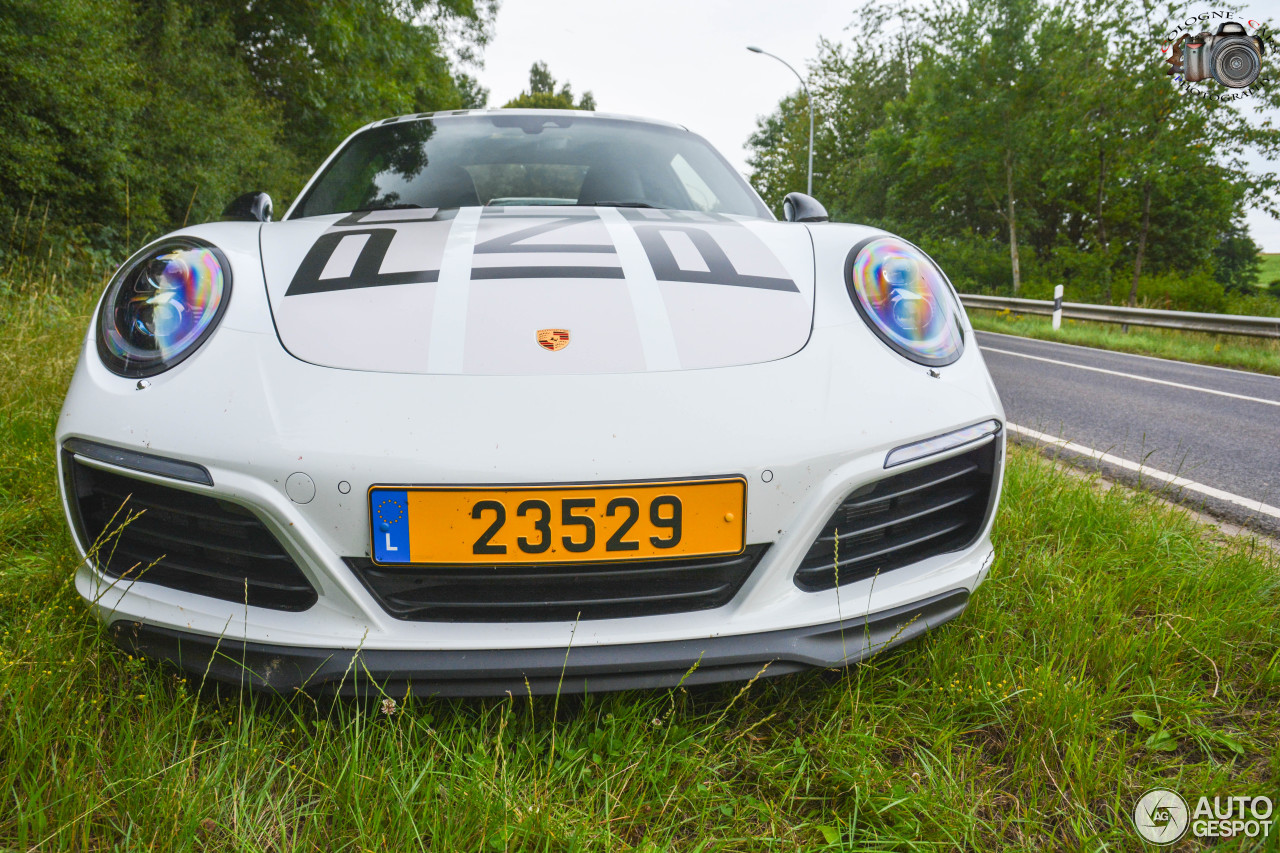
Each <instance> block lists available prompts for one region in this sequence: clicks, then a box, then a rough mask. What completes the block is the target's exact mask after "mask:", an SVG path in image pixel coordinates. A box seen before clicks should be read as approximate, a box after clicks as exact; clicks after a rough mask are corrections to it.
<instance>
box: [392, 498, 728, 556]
mask: <svg viewBox="0 0 1280 853" xmlns="http://www.w3.org/2000/svg"><path fill="white" fill-rule="evenodd" d="M746 508H747V482H746V480H744V479H743V478H741V477H733V478H723V479H715V480H676V481H672V482H661V483H619V484H610V485H582V486H524V487H519V488H512V487H508V486H496V487H443V486H374V487H372V488H371V489H369V518H370V528H371V534H372V549H371V551H370V553H371V554H372V555H373V561H374V562H375V563H378V564H380V565H397V564H399V565H403V564H408V563H488V564H498V563H508V564H509V563H576V562H589V561H592V562H594V561H601V560H653V559H661V558H669V557H694V556H709V555H719V554H738V553H741V552H742V550H743V548H744V547H745V546H746V541H745V536H746V525H745V522H744V517H745V516H746Z"/></svg>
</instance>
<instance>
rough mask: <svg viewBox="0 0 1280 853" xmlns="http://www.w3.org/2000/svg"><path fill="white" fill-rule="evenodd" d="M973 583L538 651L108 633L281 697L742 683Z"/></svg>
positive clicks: (899, 625)
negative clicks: (917, 595)
mask: <svg viewBox="0 0 1280 853" xmlns="http://www.w3.org/2000/svg"><path fill="white" fill-rule="evenodd" d="M968 600H969V591H968V590H966V589H955V590H951V591H949V592H944V593H941V594H939V595H935V596H931V597H929V598H925V599H921V600H920V601H917V602H913V603H911V604H907V605H903V606H901V607H895V608H892V609H890V610H884V611H881V612H879V613H872V614H869V615H866V616H859V617H857V618H853V619H846V620H843V621H840V622H830V623H826V624H822V625H812V626H809V627H805V628H792V629H787V630H782V631H768V632H764V633H760V634H741V635H734V636H719V637H708V638H706V639H696V640H676V641H665V642H654V643H632V644H627V645H593V646H579V647H573V646H571V647H568V648H566V647H563V646H561V647H559V648H556V647H550V648H537V649H481V650H474V651H472V650H443V651H422V650H400V649H325V648H308V647H300V646H276V645H267V644H262V643H246V642H243V641H239V640H235V639H233V638H230V637H221V638H219V637H210V636H205V635H201V634H191V633H186V632H182V631H174V630H171V629H167V628H157V627H153V626H150V625H146V624H144V623H141V622H132V621H124V620H121V621H116V622H113V623H112V624H111V626H110V631H111V634H112V638H113V639H114V640H115V642H116V643H117V644H118V645H120V646H121V647H122V648H124V649H126V650H128V651H129V652H130V653H132V654H135V655H141V656H144V657H147V658H151V659H153V660H162V661H166V662H169V663H172V664H174V665H176V666H177V667H179V668H180V669H182V670H184V671H186V672H187V673H189V674H190V675H191V676H193V677H194V678H196V679H201V680H203V679H204V678H206V677H207V678H209V679H212V680H215V681H220V682H225V683H230V684H236V685H240V686H243V687H249V688H253V689H258V690H266V691H270V692H275V693H281V694H287V693H292V692H294V691H295V690H303V691H306V692H307V693H312V694H319V695H344V696H347V695H370V694H373V695H376V694H379V693H386V694H387V695H390V696H403V695H404V694H405V693H406V692H411V693H413V694H415V695H418V696H503V695H506V694H508V693H510V694H512V695H517V696H519V695H529V694H532V695H548V694H555V693H566V694H567V693H605V692H609V691H614V690H627V689H648V688H662V687H675V686H677V685H694V684H713V683H716V682H722V681H746V680H748V679H751V678H755V677H756V676H773V675H783V674H786V673H791V672H796V671H799V670H802V669H806V668H810V667H838V666H848V665H850V664H854V663H857V662H859V661H862V660H865V659H866V658H868V657H870V656H872V655H874V654H878V653H880V652H882V651H885V650H887V649H890V648H893V647H894V646H898V645H901V644H903V643H906V642H908V641H909V640H912V639H915V638H916V637H919V636H920V635H921V634H924V633H925V632H926V631H928V630H930V629H931V628H935V627H937V626H939V625H941V624H943V623H945V622H948V621H950V620H951V619H954V618H956V617H957V616H959V615H960V614H961V613H962V612H964V608H965V606H966V605H967V604H968Z"/></svg>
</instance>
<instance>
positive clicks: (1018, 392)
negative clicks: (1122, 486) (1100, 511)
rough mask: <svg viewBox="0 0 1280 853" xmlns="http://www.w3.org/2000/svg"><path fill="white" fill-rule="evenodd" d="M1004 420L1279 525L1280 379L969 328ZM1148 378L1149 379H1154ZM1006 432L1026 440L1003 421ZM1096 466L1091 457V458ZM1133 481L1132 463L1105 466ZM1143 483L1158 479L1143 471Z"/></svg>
mask: <svg viewBox="0 0 1280 853" xmlns="http://www.w3.org/2000/svg"><path fill="white" fill-rule="evenodd" d="M977 337H978V345H979V347H981V349H982V352H983V357H984V358H985V359H986V362H987V366H988V367H989V368H990V370H991V375H992V377H993V378H994V380H995V383H996V388H997V389H998V390H999V392H1000V398H1001V400H1003V401H1004V407H1005V413H1006V415H1007V417H1008V421H1009V423H1010V424H1011V425H1016V426H1018V427H1023V428H1025V429H1030V430H1035V431H1036V432H1040V433H1045V434H1047V435H1049V436H1053V437H1055V438H1059V439H1066V440H1068V441H1071V442H1073V443H1075V444H1077V445H1083V446H1084V447H1087V448H1090V449H1092V450H1095V451H1101V452H1105V453H1107V454H1110V455H1112V456H1114V457H1118V458H1119V459H1121V460H1126V461H1129V462H1133V463H1138V464H1141V465H1144V466H1148V467H1150V468H1153V469H1157V470H1158V471H1160V472H1165V473H1168V474H1173V475H1176V476H1178V477H1183V478H1186V479H1188V480H1191V481H1194V482H1195V483H1198V484H1203V485H1204V486H1207V487H1209V489H1210V490H1214V489H1216V490H1221V491H1223V492H1227V493H1230V494H1232V495H1235V496H1239V497H1241V498H1244V499H1246V500H1247V501H1250V502H1254V503H1253V506H1254V509H1252V510H1251V509H1250V508H1248V507H1245V506H1241V505H1239V503H1237V502H1233V501H1231V500H1223V499H1221V498H1220V497H1214V496H1211V495H1210V496H1206V495H1205V494H1203V492H1201V491H1198V490H1195V489H1188V488H1185V487H1184V488H1177V487H1172V486H1168V485H1165V486H1164V488H1163V491H1165V492H1166V493H1167V496H1169V497H1172V498H1174V499H1176V500H1180V501H1181V502H1184V503H1189V504H1192V505H1199V506H1201V507H1203V508H1205V509H1208V510H1209V511H1210V512H1212V513H1214V514H1215V515H1219V516H1222V517H1224V518H1226V519H1228V520H1230V521H1233V522H1236V523H1239V524H1246V525H1248V526H1250V527H1252V528H1255V529H1257V530H1260V531H1262V532H1264V533H1268V534H1270V535H1272V536H1276V535H1280V518H1277V517H1274V515H1272V514H1270V513H1268V512H1266V511H1258V510H1257V509H1256V506H1257V503H1258V502H1261V503H1263V504H1267V505H1270V507H1271V508H1272V509H1273V510H1274V508H1275V507H1280V377H1274V376H1264V375H1261V374H1255V373H1245V372H1242V371H1237V370H1225V369H1222V368H1216V367H1205V366H1203V365H1197V364H1187V363H1184V362H1178V361H1168V360H1165V359H1159V358H1148V357H1145V356H1136V355H1129V354H1127V353H1117V352H1108V351H1106V350H1098V349H1090V348H1087V347H1077V346H1070V345H1067V344H1058V343H1052V342H1049V341H1038V340H1033V339H1030V338H1020V337H1014V336H1010V335H999V334H994V333H991V332H978V333H977ZM1152 380H1156V381H1152ZM1010 437H1011V438H1013V439H1019V440H1023V441H1025V440H1027V436H1026V435H1025V434H1023V435H1018V434H1017V431H1016V430H1013V429H1011V435H1010ZM1095 464H1096V463H1095ZM1100 467H1102V468H1104V469H1105V470H1106V473H1108V474H1110V475H1112V476H1115V477H1117V478H1118V479H1121V480H1124V481H1126V482H1129V483H1134V482H1136V481H1137V480H1138V478H1139V475H1138V474H1137V473H1136V472H1133V471H1131V470H1127V469H1126V468H1124V467H1122V466H1119V465H1115V464H1105V463H1104V464H1102V465H1101V466H1100ZM1143 485H1146V486H1151V485H1159V478H1156V477H1150V476H1148V477H1144V478H1143Z"/></svg>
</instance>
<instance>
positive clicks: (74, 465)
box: [64, 454, 316, 610]
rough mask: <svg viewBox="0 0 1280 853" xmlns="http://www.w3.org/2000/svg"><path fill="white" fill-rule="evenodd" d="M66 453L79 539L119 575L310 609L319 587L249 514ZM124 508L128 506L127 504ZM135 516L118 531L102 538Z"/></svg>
mask: <svg viewBox="0 0 1280 853" xmlns="http://www.w3.org/2000/svg"><path fill="white" fill-rule="evenodd" d="M64 458H65V467H66V470H67V474H68V478H69V481H70V482H69V484H68V485H69V486H70V493H71V495H72V496H73V497H74V503H75V508H76V513H77V515H78V516H79V517H78V523H79V526H80V531H79V533H80V536H81V540H82V541H83V542H84V544H85V546H86V547H92V546H93V544H94V543H95V542H99V543H100V544H99V550H98V552H97V554H96V562H97V564H98V567H99V568H100V569H101V570H102V571H103V572H105V573H106V574H108V575H111V576H112V577H117V578H125V579H133V580H142V581H146V582H147V583H154V584H159V585H160V586H167V587H173V588H174V589H180V590H183V591H184V592H192V593H197V594H199V595H208V596H212V597H214V598H222V599H226V600H228V601H235V602H239V603H242V604H243V603H246V602H247V603H248V604H251V605H253V606H255V607H270V608H273V609H276V610H306V609H307V608H308V607H310V606H311V605H313V604H315V602H316V592H315V590H314V589H312V587H311V584H310V583H308V582H307V579H306V577H305V576H304V575H303V574H302V572H301V570H299V568H298V566H297V564H295V563H294V561H293V558H292V557H290V556H289V554H288V553H287V552H286V551H285V550H284V548H283V547H282V546H281V545H280V542H279V541H278V540H277V539H276V538H275V536H273V535H272V534H271V532H270V531H269V530H267V528H266V526H264V525H263V523H262V522H261V521H260V520H259V519H258V517H257V516H255V515H254V514H253V513H252V512H250V511H249V510H247V509H245V508H244V507H241V506H238V505H236V504H233V503H229V502H227V501H222V500H218V499H217V498H214V497H211V496H207V495H198V494H192V493H191V492H187V491H182V490H180V489H173V488H169V487H167V486H158V485H155V484H154V483H148V482H144V481H142V480H135V479H133V478H132V477H126V476H122V475H120V474H115V473H111V472H107V471H102V470H99V469H96V468H90V467H89V466H87V465H84V464H81V463H80V462H79V461H77V460H76V459H75V457H74V456H72V455H71V454H67V455H66V457H64ZM122 507H123V508H122ZM131 517H132V520H130V521H129V522H128V524H126V525H125V526H124V529H123V530H121V531H120V532H119V536H118V537H115V536H104V535H103V534H104V533H110V532H111V531H115V530H117V529H119V527H120V525H121V524H122V523H123V522H124V521H125V520H126V519H130V518H131Z"/></svg>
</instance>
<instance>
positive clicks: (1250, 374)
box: [973, 329, 1280, 382]
mask: <svg viewBox="0 0 1280 853" xmlns="http://www.w3.org/2000/svg"><path fill="white" fill-rule="evenodd" d="M973 331H974V332H975V333H976V334H979V335H994V336H995V337H997V338H1011V339H1012V340H1015V341H1035V342H1036V343H1038V344H1046V345H1048V346H1051V347H1070V348H1071V349H1082V350H1088V351H1089V352H1093V353H1105V354H1107V355H1118V356H1123V357H1124V358H1142V359H1146V360H1147V361H1159V362H1163V363H1164V364H1181V365H1182V366H1183V367H1194V368H1195V369H1196V370H1222V371H1225V372H1227V373H1238V374H1240V375H1241V376H1248V377H1250V378H1252V379H1268V380H1272V381H1274V382H1280V376H1272V375H1271V374H1270V373H1257V372H1255V371H1252V370H1241V369H1240V368H1238V367H1223V366H1221V365H1218V364H1198V363H1197V362H1194V361H1181V360H1180V359H1176V358H1165V357H1163V356H1159V355H1142V354H1141V353H1136V352H1124V351H1123V350H1118V349H1102V348H1101V347H1090V346H1085V345H1084V344H1069V343H1067V342H1066V341H1049V340H1045V339H1044V338H1030V337H1027V336H1026V335H1010V334H1008V333H1006V332H988V331H987V330H986V329H974V330H973ZM979 346H981V344H979Z"/></svg>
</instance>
